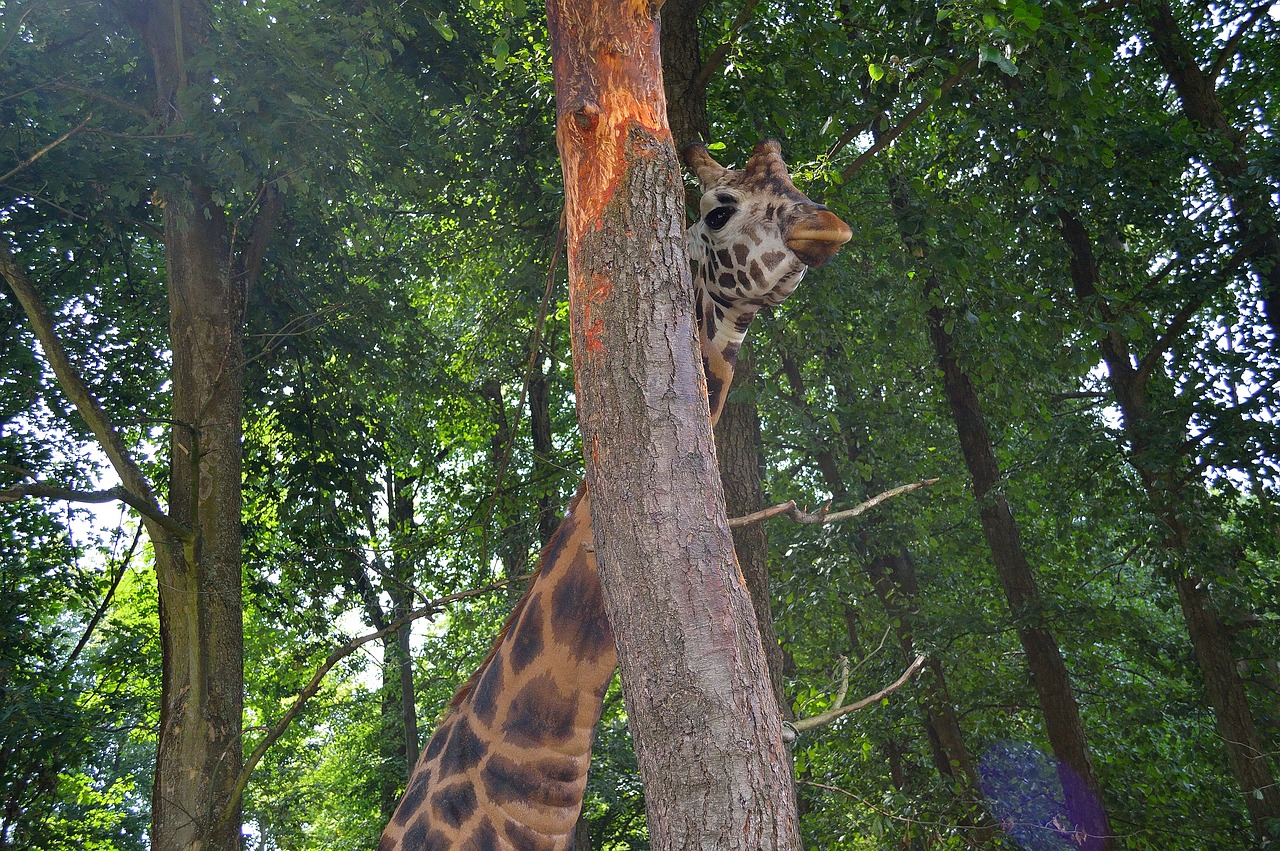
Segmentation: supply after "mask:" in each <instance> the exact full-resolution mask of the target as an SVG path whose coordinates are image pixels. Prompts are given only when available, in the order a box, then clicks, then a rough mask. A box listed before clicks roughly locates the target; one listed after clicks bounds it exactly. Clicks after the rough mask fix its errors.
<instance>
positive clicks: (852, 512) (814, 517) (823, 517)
mask: <svg viewBox="0 0 1280 851" xmlns="http://www.w3.org/2000/svg"><path fill="white" fill-rule="evenodd" d="M938 481H939V480H938V479H936V478H935V479H925V480H923V481H919V482H912V483H911V484H909V485H899V486H898V487H896V488H890V489H889V490H887V491H885V492H884V493H881V494H877V495H876V496H873V497H871V499H868V500H866V501H865V502H860V503H858V504H857V505H855V506H854V507H853V508H847V509H845V510H844V511H837V512H835V513H834V514H832V513H829V512H828V509H829V508H830V505H827V506H825V507H824V508H823V509H822V510H821V511H817V512H809V511H805V510H803V509H801V508H800V507H798V506H797V505H796V501H795V500H794V499H789V500H787V501H786V502H780V503H778V504H777V505H771V506H769V507H768V508H762V509H760V510H759V511H753V512H751V513H750V514H744V515H742V516H741V517H734V518H731V519H730V520H729V528H731V529H736V528H738V527H739V526H746V525H748V524H750V523H758V522H759V521H761V520H768V519H769V518H770V517H777V516H779V515H785V516H786V517H788V518H790V519H791V520H793V521H795V522H796V523H801V524H805V525H809V526H823V525H826V524H827V523H839V522H840V521H841V520H848V519H850V518H852V517H857V516H858V515H859V514H864V513H866V512H867V511H869V510H870V509H872V508H875V507H876V506H877V505H879V504H880V503H882V502H885V501H887V500H890V499H893V498H894V497H895V496H901V495H902V494H904V493H910V492H911V491H914V490H920V488H925V487H928V486H929V485H933V484H937V483H938Z"/></svg>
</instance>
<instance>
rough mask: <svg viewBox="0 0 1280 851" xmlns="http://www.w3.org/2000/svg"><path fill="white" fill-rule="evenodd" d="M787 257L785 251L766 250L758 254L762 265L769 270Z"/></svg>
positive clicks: (776, 266)
mask: <svg viewBox="0 0 1280 851" xmlns="http://www.w3.org/2000/svg"><path fill="white" fill-rule="evenodd" d="M786 259H787V254H786V252H785V251H766V252H765V253H764V254H762V255H760V261H761V262H762V263H764V267H765V268H766V269H768V270H769V271H773V270H774V269H776V268H778V264H779V263H781V262H782V261H783V260H786Z"/></svg>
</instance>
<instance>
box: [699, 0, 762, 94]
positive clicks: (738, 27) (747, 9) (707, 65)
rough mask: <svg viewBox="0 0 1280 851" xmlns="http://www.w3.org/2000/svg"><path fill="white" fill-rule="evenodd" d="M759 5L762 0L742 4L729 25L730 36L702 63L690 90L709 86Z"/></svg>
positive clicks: (700, 89) (749, 0) (748, 0)
mask: <svg viewBox="0 0 1280 851" xmlns="http://www.w3.org/2000/svg"><path fill="white" fill-rule="evenodd" d="M759 5H760V0H747V2H746V3H744V4H743V5H742V10H741V11H739V12H738V16H737V17H736V18H734V19H733V23H732V24H730V25H729V35H728V37H727V38H725V40H724V41H722V42H721V43H720V44H719V45H717V47H716V49H715V50H714V51H712V53H711V56H709V57H708V58H707V61H706V62H704V63H702V67H701V68H699V69H698V76H696V77H694V78H693V82H691V83H690V84H689V89H688V90H689V91H690V92H700V91H702V90H703V89H705V88H706V87H707V84H708V83H710V82H711V75H712V74H714V73H715V72H716V71H718V70H720V65H721V63H723V62H724V60H725V57H726V56H728V55H729V50H730V49H731V48H732V47H733V45H734V44H735V43H736V42H737V40H738V36H739V34H740V33H741V32H742V28H743V27H745V26H746V25H747V22H748V21H750V20H751V13H752V12H753V11H755V8H756V6H759Z"/></svg>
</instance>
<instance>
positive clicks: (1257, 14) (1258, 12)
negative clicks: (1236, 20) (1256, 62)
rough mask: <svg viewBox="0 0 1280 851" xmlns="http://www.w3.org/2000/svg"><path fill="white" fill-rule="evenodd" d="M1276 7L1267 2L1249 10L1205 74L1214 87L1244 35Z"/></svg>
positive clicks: (1268, 0)
mask: <svg viewBox="0 0 1280 851" xmlns="http://www.w3.org/2000/svg"><path fill="white" fill-rule="evenodd" d="M1274 6H1275V2H1274V0H1265V2H1262V3H1259V4H1258V5H1257V6H1254V7H1253V8H1252V9H1250V10H1249V15H1248V17H1247V18H1246V19H1245V22H1244V23H1242V24H1241V25H1240V28H1239V29H1237V30H1236V31H1235V34H1234V35H1232V36H1231V38H1229V39H1227V42H1226V44H1224V45H1222V50H1220V51H1218V58H1217V60H1215V61H1214V63H1213V67H1212V68H1210V69H1209V73H1207V74H1205V77H1207V78H1208V79H1209V80H1210V81H1211V84H1212V85H1215V86H1216V85H1217V81H1218V77H1219V76H1221V75H1222V72H1223V70H1224V69H1225V68H1226V67H1227V63H1228V62H1230V61H1231V57H1232V56H1234V55H1235V53H1236V45H1238V44H1239V43H1240V39H1241V38H1243V37H1244V34H1245V33H1247V32H1248V31H1249V30H1251V29H1253V25H1254V24H1256V23H1257V22H1258V21H1260V20H1262V19H1263V18H1265V17H1267V14H1268V12H1269V11H1270V10H1271V9H1272V7H1274Z"/></svg>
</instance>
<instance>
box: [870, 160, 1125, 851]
mask: <svg viewBox="0 0 1280 851" xmlns="http://www.w3.org/2000/svg"><path fill="white" fill-rule="evenodd" d="M904 183H905V182H904V181H903V179H902V178H901V177H898V176H894V177H892V178H890V198H891V202H892V205H893V211H894V215H895V217H896V218H897V220H898V227H899V231H900V233H901V236H902V240H903V244H904V245H905V246H906V247H907V249H908V250H909V251H910V252H912V254H914V255H915V256H917V257H919V258H921V259H922V260H925V261H926V262H927V257H928V251H929V246H928V244H927V243H926V242H925V241H924V240H923V239H922V238H921V237H920V236H919V235H918V233H917V232H916V230H915V228H914V227H913V226H912V224H911V221H912V216H911V207H910V205H911V202H910V199H909V197H908V195H907V190H906V187H905V185H904ZM924 300H925V303H926V304H929V305H931V307H929V308H928V315H927V319H928V325H929V336H930V338H931V340H932V341H933V346H934V352H935V354H936V356H937V363H938V368H939V370H940V371H941V373H942V386H943V391H944V393H945V395H946V397H947V402H948V403H949V405H950V408H951V416H952V419H953V420H954V422H955V425H956V435H957V437H958V438H959V441H960V450H961V453H962V455H963V456H964V461H965V466H966V467H967V468H968V470H969V475H970V478H971V481H972V489H973V497H974V501H975V502H976V503H977V505H978V516H979V518H980V520H981V523H982V532H983V536H984V537H985V538H986V541H987V547H988V549H989V550H990V553H991V559H992V562H993V563H994V564H995V568H996V575H997V577H998V578H999V580H1000V585H1001V586H1002V587H1003V588H1004V593H1005V598H1006V599H1007V600H1008V603H1009V609H1010V611H1011V612H1012V613H1013V616H1014V619H1015V621H1016V624H1017V633H1018V640H1019V642H1020V643H1021V644H1022V651H1023V653H1024V655H1025V656H1026V659H1027V666H1028V667H1029V668H1030V670H1031V678H1032V681H1033V683H1034V686H1035V689H1036V694H1037V695H1038V697H1039V702H1040V709H1041V713H1042V714H1043V716H1044V721H1045V732H1046V733H1047V734H1048V737H1049V745H1050V748H1051V749H1052V750H1053V755H1054V757H1055V758H1056V759H1057V760H1058V763H1059V765H1058V774H1059V777H1060V779H1061V782H1062V790H1063V794H1064V796H1065V802H1066V808H1067V813H1068V814H1069V817H1070V818H1071V819H1072V821H1073V822H1074V829H1075V830H1077V831H1079V832H1080V838H1078V839H1077V841H1078V842H1080V843H1081V846H1080V847H1082V848H1086V849H1097V851H1106V849H1111V848H1114V847H1115V841H1114V839H1112V838H1111V836H1112V835H1111V828H1110V824H1109V820H1108V817H1107V813H1106V809H1105V806H1104V804H1103V797H1102V785H1101V783H1100V782H1099V781H1098V777H1097V773H1096V772H1095V771H1094V767H1093V759H1092V757H1091V755H1090V753H1089V745H1088V741H1087V740H1086V738H1085V733H1084V723H1083V721H1082V720H1081V718H1080V708H1079V705H1078V704H1077V703H1076V698H1075V693H1074V691H1073V689H1072V687H1071V679H1070V675H1069V674H1068V672H1067V666H1066V663H1065V662H1064V661H1063V659H1062V653H1061V651H1060V650H1059V648H1058V642H1057V639H1055V638H1054V636H1053V634H1052V633H1051V632H1050V631H1049V629H1048V628H1047V627H1046V626H1044V625H1043V623H1041V622H1040V620H1039V616H1038V614H1037V612H1038V610H1039V609H1040V607H1041V597H1040V591H1039V589H1038V588H1037V586H1036V580H1035V575H1034V573H1033V572H1032V570H1031V565H1030V563H1029V562H1028V560H1027V556H1026V552H1025V551H1024V550H1023V547H1022V539H1021V536H1020V535H1019V533H1018V525H1017V523H1016V521H1015V520H1014V517H1013V511H1012V510H1011V509H1010V507H1009V503H1008V501H1007V500H1006V499H1005V496H1004V494H1003V493H1002V492H1001V488H1000V467H999V464H998V462H997V460H996V455H995V448H994V446H993V444H992V440H991V434H990V431H989V430H988V428H987V423H986V418H985V417H984V416H983V413H982V405H981V402H980V401H979V399H978V393H977V389H976V388H975V387H974V386H973V382H972V381H970V379H969V376H968V374H967V373H966V372H965V371H964V369H963V368H962V367H961V366H960V362H959V360H958V359H957V356H956V351H955V344H954V340H953V339H952V336H951V334H950V333H949V332H948V331H947V324H948V322H947V320H948V316H947V312H946V311H945V310H944V308H943V307H942V306H941V305H942V303H943V297H942V293H941V282H940V281H939V280H938V277H937V274H936V273H934V272H932V271H929V272H928V273H927V274H926V276H925V289H924Z"/></svg>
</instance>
